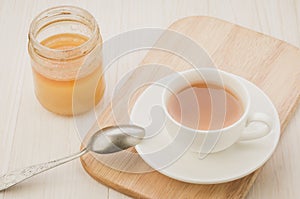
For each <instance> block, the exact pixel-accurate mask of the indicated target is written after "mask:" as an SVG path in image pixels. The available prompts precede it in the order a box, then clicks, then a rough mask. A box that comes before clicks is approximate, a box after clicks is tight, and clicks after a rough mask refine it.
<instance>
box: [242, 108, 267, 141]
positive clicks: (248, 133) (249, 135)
mask: <svg viewBox="0 0 300 199" xmlns="http://www.w3.org/2000/svg"><path fill="white" fill-rule="evenodd" d="M251 123H264V124H265V125H266V126H267V128H261V129H255V131H253V130H251V129H249V128H247V127H248V126H249V124H251ZM271 130H272V120H271V118H270V116H268V115H267V114H265V113H253V114H252V115H250V116H249V118H248V120H247V123H246V127H245V130H244V131H243V133H242V135H241V137H240V139H239V141H247V140H254V139H258V138H262V137H264V136H266V135H268V134H269V133H270V132H271Z"/></svg>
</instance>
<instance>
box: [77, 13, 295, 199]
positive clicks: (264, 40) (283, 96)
mask: <svg viewBox="0 0 300 199" xmlns="http://www.w3.org/2000/svg"><path fill="white" fill-rule="evenodd" d="M169 29H170V30H174V31H177V32H179V33H181V34H184V35H186V36H187V37H189V38H191V39H192V40H194V41H195V42H197V43H198V44H199V45H201V46H203V47H204V48H205V49H206V50H207V52H208V54H209V55H210V56H211V57H212V60H213V61H214V62H215V64H216V66H217V67H218V68H220V69H222V70H225V71H228V72H231V73H234V74H237V75H240V76H242V77H244V78H246V79H248V80H250V81H252V82H254V83H255V84H256V85H257V86H259V87H260V88H261V89H262V90H264V91H265V92H266V94H267V95H268V96H269V97H270V98H271V100H272V101H273V103H274V104H275V106H276V108H277V110H278V112H279V116H280V120H281V127H282V128H281V130H282V132H283V130H284V128H285V127H286V125H287V123H288V122H289V120H290V118H291V116H292V115H293V113H294V111H295V109H296V106H297V105H298V103H299V101H300V100H299V99H300V97H299V93H300V51H299V49H297V48H296V47H294V46H291V45H289V44H287V43H285V42H283V41H280V40H278V39H274V38H272V37H269V36H266V35H263V34H261V33H257V32H254V31H251V30H248V29H246V28H242V27H240V26H237V25H234V24H231V23H228V22H225V21H222V20H219V19H215V18H210V17H200V16H199V17H187V18H184V19H181V20H178V21H176V22H175V23H173V24H172V25H171V26H170V27H169ZM151 63H159V64H163V65H167V66H170V67H173V69H174V70H177V71H181V70H185V69H188V68H190V67H191V66H189V64H187V63H185V62H184V61H182V60H180V59H179V58H178V57H176V56H174V55H172V54H168V53H166V52H163V51H150V52H149V53H148V54H147V56H146V57H145V59H144V60H143V62H142V63H141V64H151ZM150 76H151V75H149V74H148V78H150V79H151V77H150ZM139 79H140V78H139V76H137V75H136V74H132V76H131V77H130V78H129V80H128V81H127V82H126V83H125V84H124V86H123V88H122V89H123V90H124V93H126V91H127V90H128V88H129V87H131V86H132V85H134V84H136V83H138V81H139ZM134 99H135V98H134ZM113 100H115V101H114V103H115V105H118V101H119V99H118V98H117V99H113ZM133 102H134V100H133ZM98 121H99V124H100V126H106V125H110V124H113V123H114V120H113V117H112V115H111V108H110V107H108V108H106V109H105V111H104V113H103V114H101V117H99V120H98ZM120 157H121V158H120ZM134 157H135V158H129V157H127V156H126V154H125V155H123V156H120V154H119V155H118V157H116V158H115V159H118V160H119V161H120V162H119V163H122V164H125V165H126V164H128V165H129V166H130V165H131V166H133V165H134V166H137V167H139V168H142V167H145V168H146V167H147V165H146V164H145V163H144V162H143V160H142V159H141V158H139V157H138V156H137V155H136V156H134ZM81 162H82V165H83V167H84V169H85V170H86V171H87V172H88V173H89V174H90V175H91V176H92V177H93V178H94V179H96V180H97V181H99V182H101V183H103V184H105V185H107V186H109V187H111V188H113V189H116V190H118V191H120V192H122V193H124V194H127V195H129V196H132V197H136V198H224V199H225V198H226V199H227V198H244V197H245V196H246V194H247V192H248V190H249V189H250V187H251V185H252V184H253V182H254V181H255V179H256V177H257V175H258V174H259V170H257V171H255V172H254V173H252V174H250V175H248V176H246V177H244V178H242V179H239V180H236V181H233V182H229V183H223V184H218V185H195V184H188V183H183V182H180V181H176V180H173V179H171V178H168V177H166V176H164V175H162V174H160V173H158V172H156V171H152V172H148V173H143V174H134V173H126V172H121V171H118V170H114V169H111V168H110V167H107V166H105V165H103V164H102V163H100V162H99V161H97V159H95V158H94V157H93V156H92V155H91V154H87V155H85V156H84V157H82V158H81ZM119 163H117V164H119ZM134 166H133V167H134Z"/></svg>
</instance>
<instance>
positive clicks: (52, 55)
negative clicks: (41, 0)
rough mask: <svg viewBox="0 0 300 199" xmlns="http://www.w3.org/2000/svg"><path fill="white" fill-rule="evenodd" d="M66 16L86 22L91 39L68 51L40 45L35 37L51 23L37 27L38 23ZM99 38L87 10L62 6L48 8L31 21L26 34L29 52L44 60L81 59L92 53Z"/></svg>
mask: <svg viewBox="0 0 300 199" xmlns="http://www.w3.org/2000/svg"><path fill="white" fill-rule="evenodd" d="M67 15H69V16H71V15H74V16H79V17H82V19H85V20H88V21H89V22H90V25H91V37H89V38H88V40H87V41H85V42H84V43H83V44H81V45H79V46H75V47H72V48H68V49H53V48H49V47H47V46H44V45H42V44H41V43H40V42H39V41H38V40H37V38H36V37H37V35H38V34H39V32H40V31H41V30H42V29H43V28H45V27H47V26H48V25H50V24H51V23H47V24H44V25H42V26H41V27H39V26H38V25H39V23H42V22H43V20H45V19H47V18H49V17H53V16H67ZM99 37H100V33H99V27H98V25H97V22H96V20H95V18H94V17H93V16H92V14H90V13H89V12H88V11H87V10H85V9H82V8H79V7H76V6H70V5H64V6H56V7H52V8H48V9H46V10H44V11H42V12H41V13H40V14H38V15H37V16H36V17H35V18H34V19H33V20H32V22H31V24H30V27H29V33H28V40H29V42H28V45H31V46H29V48H30V47H32V49H31V50H34V51H35V52H36V53H37V54H38V55H39V56H41V57H44V58H46V59H54V60H69V59H75V58H79V57H82V56H84V55H86V54H88V53H89V52H90V51H92V50H93V48H94V47H95V46H96V45H97V44H96V41H97V40H98V39H99ZM72 55H73V56H72Z"/></svg>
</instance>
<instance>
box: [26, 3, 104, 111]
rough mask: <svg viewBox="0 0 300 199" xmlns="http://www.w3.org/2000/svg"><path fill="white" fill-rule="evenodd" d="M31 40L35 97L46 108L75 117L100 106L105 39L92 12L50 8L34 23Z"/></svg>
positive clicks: (30, 52)
mask: <svg viewBox="0 0 300 199" xmlns="http://www.w3.org/2000/svg"><path fill="white" fill-rule="evenodd" d="M28 37H29V43H28V52H29V54H30V57H31V65H32V71H33V79H34V86H35V94H36V97H37V99H38V100H39V102H40V103H41V104H42V105H43V106H44V107H45V108H46V109H48V110H49V111H51V112H54V113H57V114H61V115H75V114H81V113H84V112H86V111H89V110H91V109H92V108H93V107H94V106H95V105H96V104H98V102H99V101H100V100H101V98H102V97H103V94H104V90H105V83H104V77H103V70H102V38H101V34H100V31H99V27H98V25H97V23H96V20H95V19H94V17H93V16H92V15H91V14H90V13H88V12H87V11H85V10H83V9H81V8H77V7H73V6H61V7H55V8H50V9H48V10H45V11H43V12H42V13H41V14H39V15H38V16H37V17H36V18H35V19H34V20H33V21H32V23H31V26H30V30H29V34H28ZM74 93H76V95H74Z"/></svg>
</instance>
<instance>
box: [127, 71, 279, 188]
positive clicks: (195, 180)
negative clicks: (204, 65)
mask: <svg viewBox="0 0 300 199" xmlns="http://www.w3.org/2000/svg"><path fill="white" fill-rule="evenodd" d="M192 70H193V69H192ZM188 71H190V70H188ZM184 72H187V71H182V72H181V73H184ZM226 73H228V72H226ZM230 74H231V73H230ZM231 75H233V76H234V77H236V78H238V79H239V81H240V82H241V83H243V84H246V85H245V87H246V88H247V84H250V85H252V86H254V87H255V89H257V90H259V91H260V92H261V93H262V95H263V96H264V98H266V100H267V101H268V104H270V106H271V108H272V109H273V112H274V113H273V114H274V115H273V117H274V119H273V120H274V123H276V124H277V125H278V130H277V129H273V130H272V131H273V133H274V134H275V136H274V139H273V141H272V143H273V147H272V148H271V149H270V150H269V151H270V152H269V153H268V155H266V156H265V157H264V159H263V160H262V161H261V162H260V164H257V165H256V166H255V167H250V168H249V169H247V171H245V172H243V173H242V174H240V175H235V176H234V177H227V178H218V179H216V178H214V179H207V178H206V179H207V180H201V179H199V178H191V177H188V178H186V177H184V176H182V175H174V172H169V171H167V170H166V168H168V167H169V165H168V166H167V167H165V168H163V169H159V170H157V169H156V168H155V167H154V166H153V165H152V164H151V162H149V161H148V159H147V158H144V157H143V153H142V150H141V148H140V147H139V145H137V146H135V149H136V151H137V152H138V154H139V156H140V157H141V158H142V159H143V160H144V161H145V162H146V163H147V164H148V165H149V166H150V167H151V168H153V169H154V170H155V171H157V172H159V173H161V174H163V175H165V176H167V177H170V178H172V179H175V180H179V181H182V182H187V183H192V184H220V183H226V182H231V181H234V180H237V179H240V178H243V177H245V176H247V175H249V174H251V173H253V172H254V171H256V170H257V169H259V168H260V167H262V166H263V165H264V164H265V163H266V162H267V161H268V160H269V159H270V157H271V156H272V155H273V153H274V151H275V149H276V147H277V145H278V142H279V139H280V132H281V131H280V127H281V125H280V120H279V115H278V112H277V110H276V108H275V106H274V104H273V102H272V101H271V100H270V98H269V97H268V96H267V94H266V93H265V92H263V91H262V90H261V89H260V88H259V87H257V86H256V85H255V84H254V83H252V82H250V81H248V80H247V79H244V78H242V77H240V76H237V75H235V74H231ZM171 77H172V75H170V76H168V77H165V78H163V79H161V80H159V81H163V80H165V79H167V78H171ZM148 89H151V86H150V87H149V88H147V89H146V90H145V91H144V92H143V93H142V94H141V96H140V97H139V98H138V99H137V101H136V102H138V100H140V98H141V97H142V95H143V94H144V93H145V92H146V91H147V90H148ZM250 96H251V94H250ZM132 110H134V108H133V109H132ZM132 114H133V112H132V113H131V114H130V117H131V115H132ZM161 131H165V127H164V128H163V129H161ZM222 152H223V151H220V152H217V153H222ZM186 153H194V152H192V151H190V150H187V151H186V152H184V154H183V155H182V156H181V157H179V158H178V159H181V158H182V157H183V156H185V155H186ZM203 161H205V160H203Z"/></svg>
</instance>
